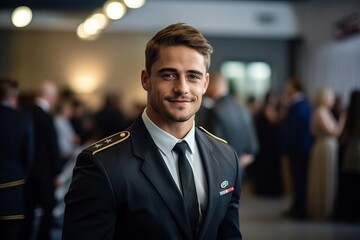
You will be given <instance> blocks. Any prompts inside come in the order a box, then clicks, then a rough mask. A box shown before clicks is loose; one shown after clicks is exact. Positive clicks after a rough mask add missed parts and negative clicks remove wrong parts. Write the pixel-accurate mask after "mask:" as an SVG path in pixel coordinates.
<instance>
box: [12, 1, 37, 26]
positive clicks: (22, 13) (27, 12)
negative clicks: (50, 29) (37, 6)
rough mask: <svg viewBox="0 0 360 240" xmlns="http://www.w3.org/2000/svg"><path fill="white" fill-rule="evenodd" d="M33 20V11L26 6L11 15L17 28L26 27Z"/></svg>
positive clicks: (16, 9) (18, 8)
mask: <svg viewBox="0 0 360 240" xmlns="http://www.w3.org/2000/svg"><path fill="white" fill-rule="evenodd" d="M31 20H32V11H31V9H30V8H28V7H26V6H21V7H17V8H15V10H14V11H13V12H12V14H11V21H12V23H13V24H14V26H15V27H25V26H27V25H28V24H29V23H30V22H31Z"/></svg>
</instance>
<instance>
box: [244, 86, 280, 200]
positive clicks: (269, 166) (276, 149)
mask: <svg viewBox="0 0 360 240" xmlns="http://www.w3.org/2000/svg"><path fill="white" fill-rule="evenodd" d="M278 105H279V98H278V96H277V94H276V93H275V92H268V93H267V94H266V96H265V100H264V104H263V106H262V107H261V108H260V111H259V112H258V114H257V115H256V116H255V128H256V133H257V137H258V140H259V152H258V154H257V155H256V158H255V161H254V163H253V164H252V166H251V167H252V171H253V173H252V178H253V182H254V192H255V194H257V195H259V196H262V197H280V196H282V194H283V180H282V171H281V170H282V168H281V157H282V152H283V129H282V126H281V119H280V116H279V110H278Z"/></svg>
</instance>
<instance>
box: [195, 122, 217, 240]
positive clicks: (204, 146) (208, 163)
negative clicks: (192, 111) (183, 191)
mask: <svg viewBox="0 0 360 240" xmlns="http://www.w3.org/2000/svg"><path fill="white" fill-rule="evenodd" d="M195 136H196V142H197V145H198V148H199V151H200V155H201V160H202V163H203V167H204V171H205V174H206V180H207V185H208V203H207V208H206V212H205V215H204V218H203V223H202V225H201V227H200V231H199V234H198V239H202V238H203V235H204V233H205V232H206V231H207V229H208V228H209V225H210V222H211V219H212V218H213V216H214V211H215V209H216V206H217V204H218V201H219V192H218V185H219V169H220V168H219V161H218V160H217V159H216V158H215V157H214V156H213V154H212V146H211V145H210V143H209V142H208V140H207V139H206V138H204V137H203V135H202V132H201V131H200V130H198V129H196V135H195Z"/></svg>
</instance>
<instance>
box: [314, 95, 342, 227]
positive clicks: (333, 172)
mask: <svg viewBox="0 0 360 240" xmlns="http://www.w3.org/2000/svg"><path fill="white" fill-rule="evenodd" d="M334 97H335V96H334V92H333V91H332V90H331V89H329V88H321V89H319V90H318V91H317V92H316V93H315V99H314V113H313V116H312V120H311V132H312V135H313V137H314V144H313V147H312V150H311V155H310V163H309V175H308V195H307V200H308V217H309V219H314V220H326V219H328V218H330V217H332V214H333V210H334V205H335V197H336V191H337V182H338V179H337V166H338V141H337V137H338V136H339V134H340V133H341V130H342V125H343V124H342V122H343V120H342V119H340V120H339V122H337V121H336V120H335V118H334V116H333V115H332V113H331V108H332V106H333V104H334Z"/></svg>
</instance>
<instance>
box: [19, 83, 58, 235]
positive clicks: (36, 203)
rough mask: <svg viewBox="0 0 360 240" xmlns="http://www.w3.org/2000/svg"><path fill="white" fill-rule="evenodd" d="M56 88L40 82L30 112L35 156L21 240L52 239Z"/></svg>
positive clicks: (28, 178) (56, 147)
mask: <svg viewBox="0 0 360 240" xmlns="http://www.w3.org/2000/svg"><path fill="white" fill-rule="evenodd" d="M57 96H58V88H57V86H56V84H55V83H53V82H51V81H46V82H43V83H42V84H41V86H40V88H39V91H38V93H37V95H36V98H35V104H34V106H32V107H31V109H30V110H29V111H30V113H31V115H32V119H33V123H34V136H35V142H34V143H35V156H34V162H33V164H32V166H31V168H30V171H29V174H28V177H27V179H26V184H25V199H26V218H25V229H24V231H23V239H32V237H33V236H34V235H35V236H36V239H51V237H50V234H51V228H52V227H53V223H54V218H53V212H52V211H53V208H54V206H55V204H56V201H55V196H54V191H55V182H56V176H57V175H58V174H59V173H60V170H61V168H60V166H61V162H60V153H59V144H58V139H57V133H56V129H55V125H54V120H53V115H52V112H51V108H52V107H53V106H54V104H55V103H56V100H57ZM38 207H39V208H40V209H41V216H40V223H39V226H38V229H37V231H34V222H35V217H37V216H35V209H37V208H38Z"/></svg>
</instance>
